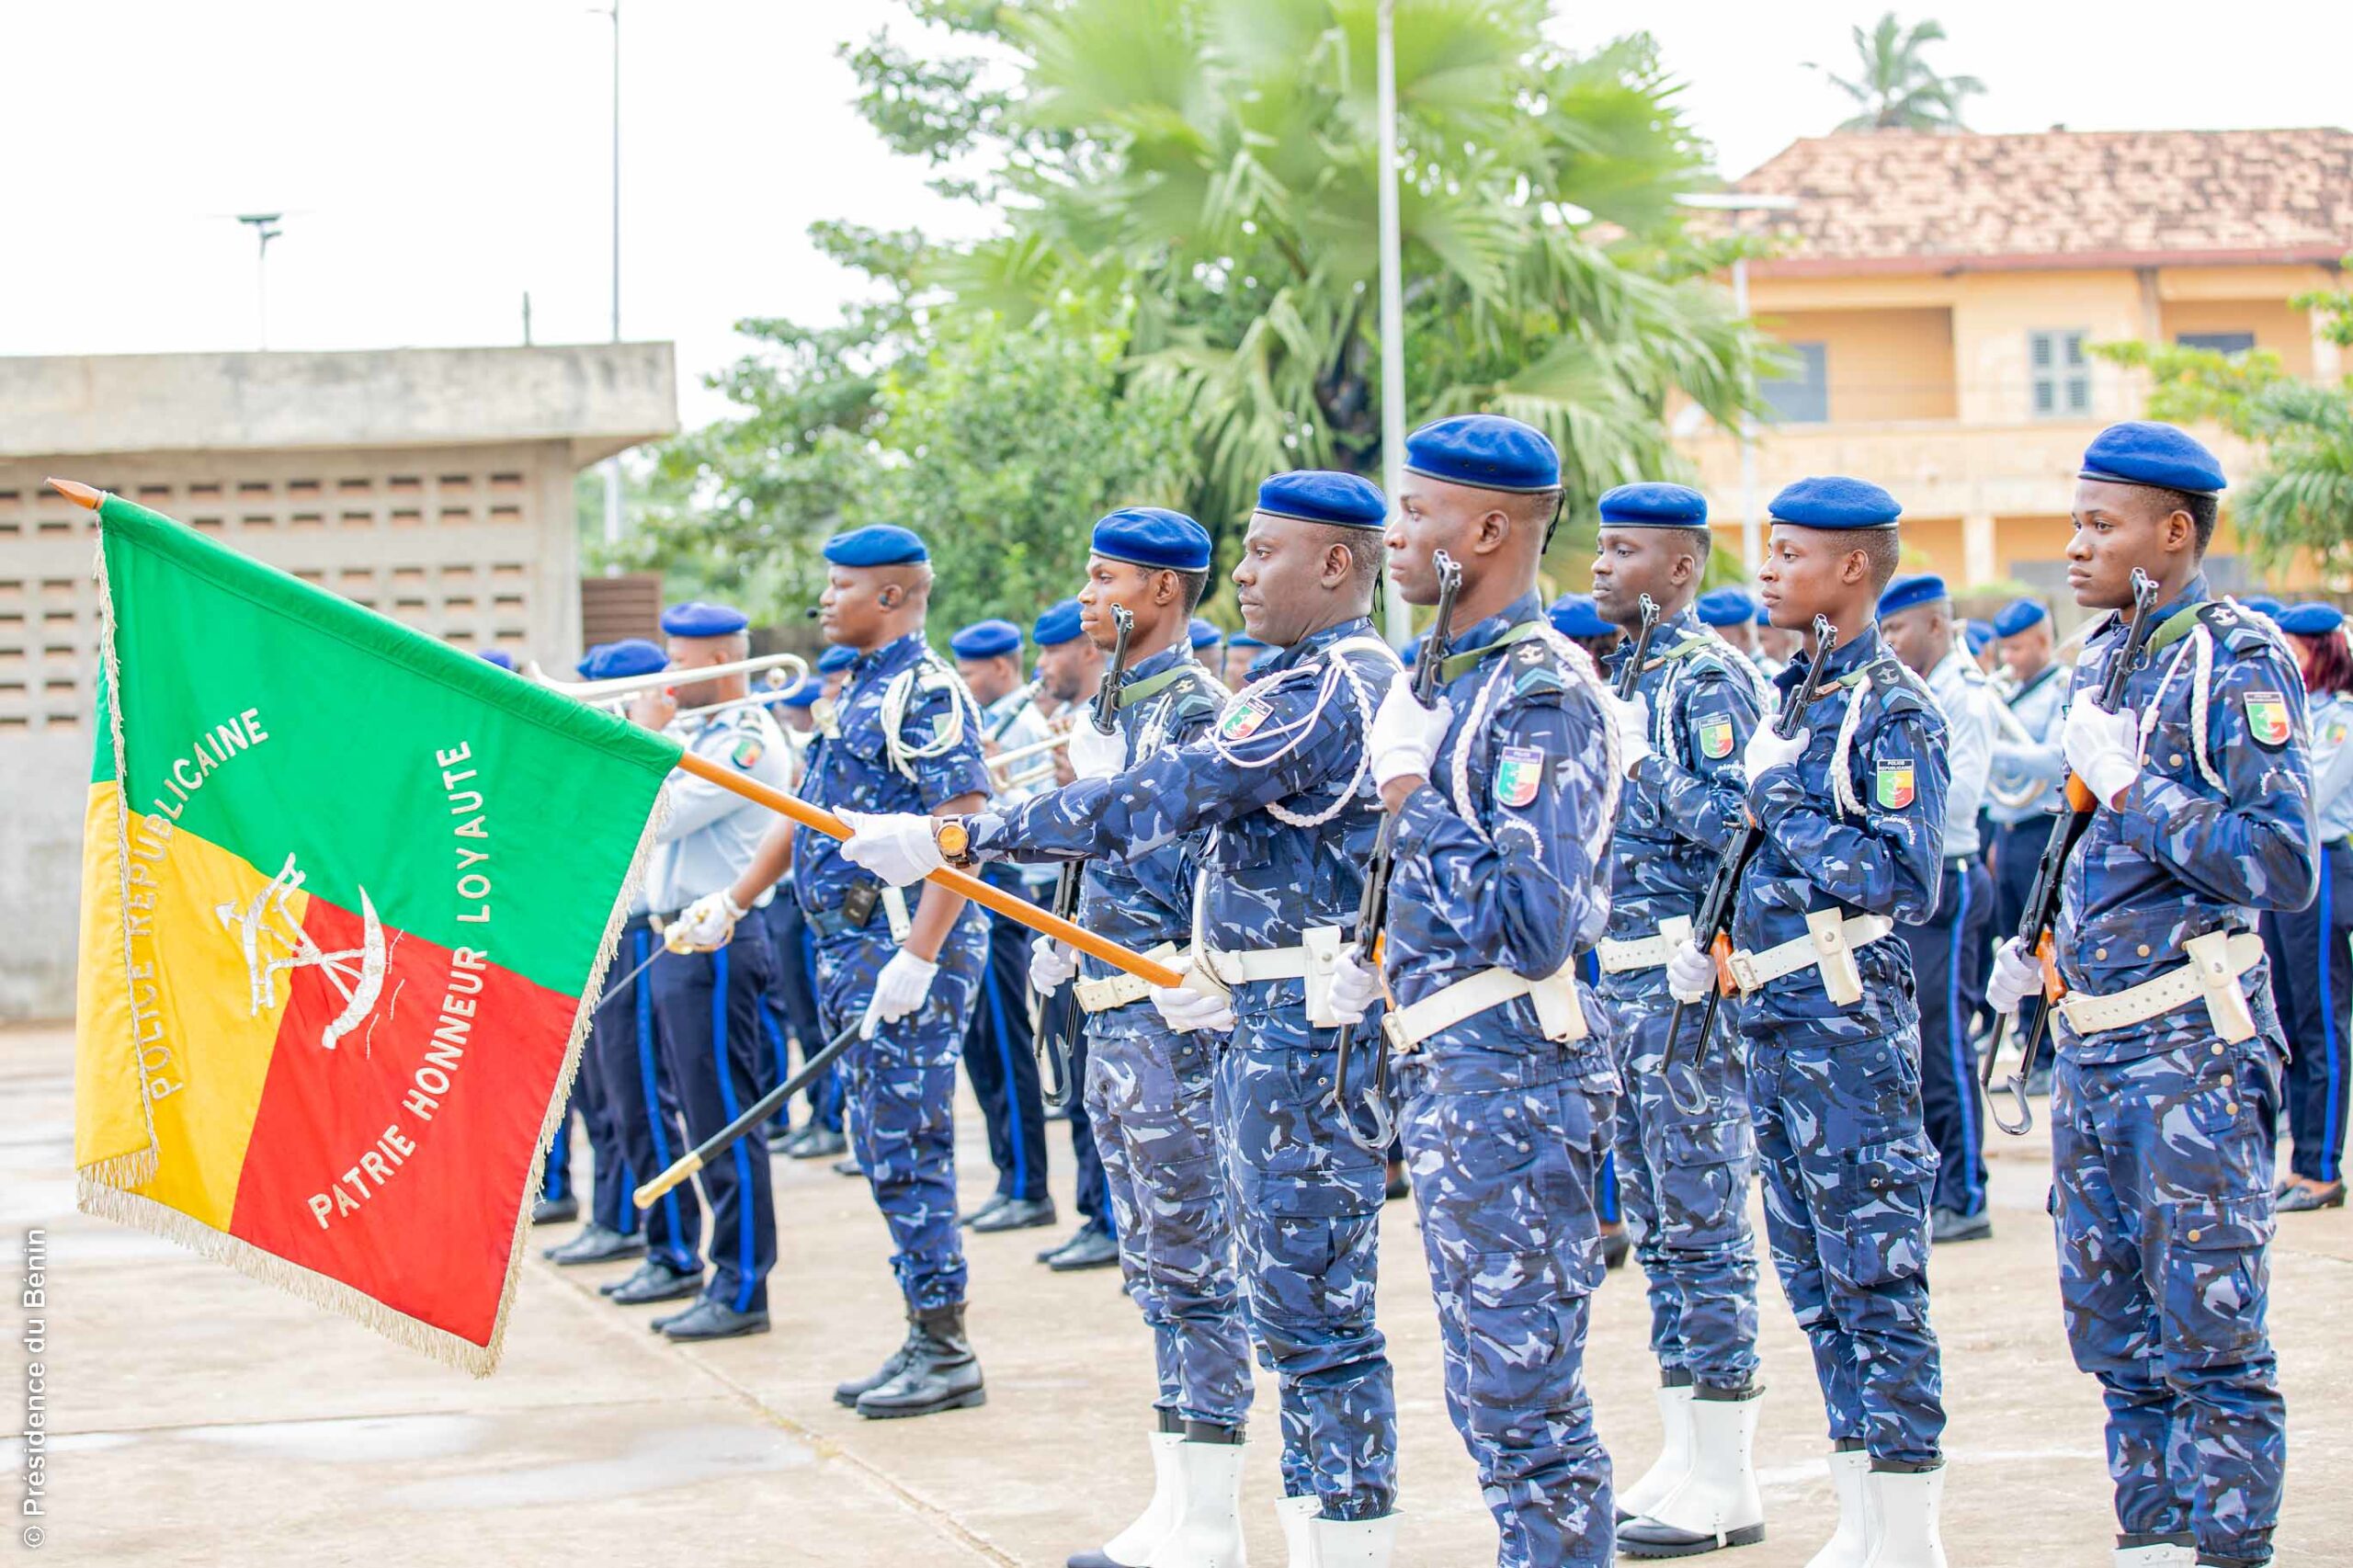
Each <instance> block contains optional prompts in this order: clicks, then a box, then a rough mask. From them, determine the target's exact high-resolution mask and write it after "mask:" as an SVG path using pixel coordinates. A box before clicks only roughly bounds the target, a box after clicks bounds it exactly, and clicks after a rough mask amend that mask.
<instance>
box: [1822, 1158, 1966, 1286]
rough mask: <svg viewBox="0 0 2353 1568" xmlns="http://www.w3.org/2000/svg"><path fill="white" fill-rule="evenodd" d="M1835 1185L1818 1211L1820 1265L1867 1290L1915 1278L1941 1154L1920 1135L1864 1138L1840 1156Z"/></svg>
mask: <svg viewBox="0 0 2353 1568" xmlns="http://www.w3.org/2000/svg"><path fill="white" fill-rule="evenodd" d="M1837 1168H1838V1176H1837V1187H1836V1190H1835V1191H1833V1192H1830V1193H1827V1194H1824V1201H1822V1202H1821V1203H1819V1204H1817V1206H1816V1211H1817V1213H1819V1214H1821V1215H1822V1216H1823V1218H1824V1221H1826V1222H1825V1223H1824V1224H1823V1225H1822V1226H1821V1229H1820V1236H1821V1246H1822V1263H1823V1267H1824V1269H1826V1270H1827V1271H1828V1272H1829V1273H1830V1274H1831V1275H1833V1276H1834V1277H1836V1278H1837V1279H1838V1280H1839V1281H1840V1282H1842V1283H1844V1284H1847V1285H1852V1286H1857V1287H1860V1288H1864V1289H1869V1288H1870V1287H1873V1286H1880V1285H1892V1284H1894V1283H1895V1282H1897V1281H1899V1280H1904V1279H1909V1278H1914V1277H1915V1276H1917V1275H1918V1274H1919V1273H1920V1272H1921V1271H1922V1269H1923V1268H1925V1267H1927V1261H1928V1184H1929V1183H1930V1181H1932V1180H1933V1179H1934V1178H1935V1176H1936V1174H1937V1156H1936V1154H1935V1153H1934V1152H1933V1151H1931V1150H1930V1149H1929V1147H1928V1141H1927V1138H1926V1137H1924V1136H1922V1135H1920V1134H1916V1133H1915V1134H1913V1135H1912V1136H1910V1137H1905V1138H1894V1139H1890V1140H1888V1141H1887V1142H1882V1143H1864V1144H1861V1145H1859V1146H1858V1147H1856V1148H1855V1149H1853V1150H1850V1151H1849V1152H1848V1153H1845V1154H1842V1155H1841V1156H1839V1159H1838V1167H1837Z"/></svg>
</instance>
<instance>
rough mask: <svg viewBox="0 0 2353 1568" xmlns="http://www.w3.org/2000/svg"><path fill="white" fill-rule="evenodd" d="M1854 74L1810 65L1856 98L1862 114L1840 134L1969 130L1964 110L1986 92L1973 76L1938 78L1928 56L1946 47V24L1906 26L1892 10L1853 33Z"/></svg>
mask: <svg viewBox="0 0 2353 1568" xmlns="http://www.w3.org/2000/svg"><path fill="white" fill-rule="evenodd" d="M1853 36H1854V40H1855V60H1856V64H1857V66H1858V67H1859V69H1858V71H1857V74H1855V75H1853V76H1841V75H1839V74H1837V73H1836V72H1835V71H1832V70H1830V69H1829V68H1828V67H1827V66H1823V65H1815V64H1813V62H1811V61H1809V62H1807V64H1808V65H1809V67H1811V68H1812V69H1813V70H1815V71H1819V72H1821V73H1822V74H1823V77H1824V80H1826V81H1828V82H1829V83H1830V85H1832V86H1834V87H1836V88H1837V89H1838V90H1839V91H1840V92H1842V93H1844V94H1846V95H1847V97H1850V98H1852V99H1854V100H1855V103H1856V104H1857V106H1858V107H1859V110H1860V112H1859V113H1857V114H1855V115H1853V116H1852V117H1850V118H1848V119H1844V120H1841V121H1840V122H1839V124H1838V129H1839V130H1841V131H1965V130H1967V129H1968V127H1967V126H1965V125H1963V124H1962V123H1961V105H1962V103H1963V102H1965V101H1966V100H1968V99H1969V98H1971V97H1975V96H1977V95H1978V94H1981V93H1983V92H1984V90H1985V84H1984V83H1983V82H1981V81H1979V80H1978V79H1977V78H1976V77H1974V76H1945V75H1939V74H1938V73H1937V71H1936V70H1935V68H1934V67H1932V66H1930V65H1929V63H1928V62H1927V58H1926V56H1927V48H1928V45H1930V44H1932V43H1942V42H1943V41H1944V39H1945V29H1944V24H1943V23H1941V22H1938V21H1933V20H1931V21H1926V22H1915V23H1913V24H1912V26H1911V27H1909V28H1906V27H1905V26H1904V24H1903V23H1902V22H1899V21H1897V20H1896V19H1895V13H1894V12H1893V11H1890V12H1888V13H1887V14H1886V15H1885V16H1883V17H1881V18H1880V19H1879V25H1878V26H1876V27H1874V28H1871V29H1870V31H1869V32H1866V31H1864V30H1863V29H1862V28H1859V27H1858V28H1855V29H1854V33H1853Z"/></svg>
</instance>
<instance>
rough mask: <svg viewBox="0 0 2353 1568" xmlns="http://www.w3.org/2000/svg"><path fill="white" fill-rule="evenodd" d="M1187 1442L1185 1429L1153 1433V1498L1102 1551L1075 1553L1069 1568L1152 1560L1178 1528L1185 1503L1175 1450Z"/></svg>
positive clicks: (1124, 1567)
mask: <svg viewBox="0 0 2353 1568" xmlns="http://www.w3.org/2000/svg"><path fill="white" fill-rule="evenodd" d="M1184 1442H1185V1434H1184V1433H1182V1432H1154V1434H1153V1435H1152V1501H1151V1502H1149V1503H1146V1504H1145V1505H1144V1506H1143V1512H1142V1513H1141V1514H1139V1515H1137V1516H1136V1520H1135V1523H1133V1524H1131V1525H1130V1526H1129V1527H1128V1528H1126V1529H1123V1530H1121V1531H1120V1533H1119V1534H1118V1535H1115V1536H1113V1537H1112V1538H1111V1539H1110V1540H1107V1541H1105V1542H1104V1543H1103V1549H1102V1550H1101V1551H1081V1552H1075V1553H1074V1554H1073V1555H1072V1556H1071V1558H1070V1560H1069V1568H1143V1565H1144V1564H1145V1563H1147V1562H1151V1561H1152V1553H1153V1551H1154V1548H1156V1547H1157V1546H1159V1545H1160V1543H1161V1542H1162V1541H1164V1540H1167V1539H1168V1532H1169V1531H1171V1530H1173V1529H1175V1528H1176V1514H1177V1510H1178V1508H1179V1507H1181V1506H1183V1501H1184V1489H1183V1483H1182V1482H1181V1481H1180V1479H1179V1476H1178V1471H1177V1468H1176V1450H1177V1449H1179V1448H1181V1447H1183V1445H1184Z"/></svg>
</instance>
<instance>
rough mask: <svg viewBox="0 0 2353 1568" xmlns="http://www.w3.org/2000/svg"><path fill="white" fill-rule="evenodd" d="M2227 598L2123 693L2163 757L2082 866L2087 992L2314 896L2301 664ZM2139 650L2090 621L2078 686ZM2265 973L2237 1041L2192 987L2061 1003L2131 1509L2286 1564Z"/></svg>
mask: <svg viewBox="0 0 2353 1568" xmlns="http://www.w3.org/2000/svg"><path fill="white" fill-rule="evenodd" d="M2207 598H2208V589H2207V585H2206V580H2205V578H2204V577H2203V576H2202V575H2200V576H2199V577H2196V578H2193V579H2192V580H2191V582H2190V584H2189V585H2188V591H2187V593H2186V594H2185V596H2184V597H2182V598H2181V599H2180V600H2177V601H2176V603H2175V604H2173V605H2171V606H2167V607H2165V608H2162V609H2160V610H2159V611H2158V612H2157V613H2158V618H2159V620H2160V626H2159V630H2158V631H2157V632H2156V633H2155V635H2154V636H2153V637H2152V639H2151V644H2150V645H2151V649H2152V654H2151V657H2150V659H2149V661H2148V663H2147V664H2146V665H2143V667H2142V668H2141V669H2139V670H2138V671H2136V672H2135V673H2134V674H2133V675H2132V676H2131V679H2130V680H2129V681H2128V683H2127V684H2126V687H2125V695H2124V699H2123V702H2122V704H2121V706H2122V707H2123V708H2126V709H2130V710H2132V711H2134V712H2136V713H2138V714H2139V715H2140V716H2141V720H2142V725H2143V728H2142V734H2143V737H2144V739H2143V744H2142V748H2141V749H2142V758H2143V760H2142V772H2141V775H2140V777H2139V778H2137V779H2136V780H2135V781H2134V782H2133V783H2132V785H2131V788H2130V789H2129V790H2127V791H2126V794H2125V797H2124V801H2123V803H2122V805H2121V807H2120V808H2119V809H2117V810H2113V811H2111V810H2109V809H2106V808H2105V807H2103V808H2102V809H2101V810H2100V811H2099V812H2097V814H2096V815H2095V816H2094V817H2093V819H2092V823H2091V825H2090V827H2089V828H2088V829H2086V832H2085V835H2084V838H2083V842H2082V843H2081V845H2080V846H2078V847H2077V849H2076V851H2075V854H2074V855H2073V856H2072V857H2071V858H2069V860H2068V864H2067V871H2066V878H2065V882H2064V902H2063V908H2062V912H2061V915H2060V920H2059V929H2058V931H2057V933H2056V942H2057V951H2058V961H2059V969H2060V973H2061V976H2062V977H2063V979H2064V980H2065V982H2066V983H2067V986H2068V988H2069V989H2070V990H2071V991H2075V992H2081V993H2083V994H2086V995H2090V996H2108V995H2112V994H2115V993H2117V992H2120V991H2122V990H2124V989H2126V988H2128V987H2130V986H2132V985H2137V984H2140V983H2143V982H2145V981H2148V980H2152V979H2154V978H2155V977H2156V976H2157V975H2159V974H2160V973H2163V972H2165V971H2168V970H2172V969H2176V968H2178V967H2179V966H2180V964H2181V963H2182V961H2183V944H2184V943H2185V942H2187V941H2188V939H2190V938H2191V937H2197V936H2200V935H2202V934H2204V933H2207V932H2211V931H2233V932H2247V931H2253V930H2254V929H2255V928H2256V912H2257V911H2258V910H2262V909H2299V908H2302V906H2303V905H2304V904H2305V903H2309V902H2310V901H2311V899H2312V897H2313V888H2314V871H2313V816H2312V796H2311V789H2312V774H2311V768H2310V764H2309V759H2308V756H2307V751H2306V735H2305V730H2304V718H2303V682H2302V677H2301V676H2299V675H2298V673H2297V668H2296V662H2295V659H2294V658H2293V656H2292V655H2290V653H2288V652H2287V651H2286V649H2284V648H2283V647H2281V646H2280V644H2279V641H2278V640H2277V639H2276V638H2274V637H2273V636H2272V635H2271V634H2270V633H2269V632H2268V631H2264V630H2263V629H2261V628H2260V627H2258V626H2257V625H2256V624H2255V622H2254V621H2253V620H2252V619H2249V618H2247V617H2246V616H2245V615H2244V614H2242V613H2240V612H2237V611H2234V609H2232V608H2230V607H2229V606H2228V605H2223V604H2210V603H2205V602H2204V601H2206V600H2207ZM2122 641H2123V632H2122V630H2121V624H2120V622H2119V621H2117V620H2114V619H2111V620H2110V621H2109V623H2108V624H2107V625H2106V626H2104V627H2102V628H2101V629H2100V630H2099V631H2097V632H2095V633H2094V634H2093V635H2092V637H2091V638H2090V640H2089V641H2088V642H2087V643H2086V649H2085V654H2084V658H2083V661H2082V663H2081V664H2080V665H2078V666H2077V668H2076V672H2075V691H2076V694H2077V697H2076V699H2077V700H2085V701H2087V700H2089V698H2088V696H2086V695H2085V694H2086V693H2088V692H2091V691H2096V690H2097V689H2098V687H2099V686H2100V684H2101V683H2102V681H2103V680H2105V678H2106V672H2107V669H2108V665H2109V661H2110V660H2112V659H2113V658H2114V657H2115V655H2116V653H2117V650H2118V649H2119V648H2120V646H2121V644H2122ZM2209 667H2211V678H2208V675H2207V671H2208V669H2209ZM2201 686H2202V687H2203V688H2204V689H2202V690H2201V689H2200V687H2201ZM2200 721H2202V726H2203V727H2202V733H2200ZM2268 979H2269V974H2268V965H2266V964H2264V963H2262V962H2261V961H2258V962H2257V963H2256V967H2255V968H2254V969H2252V970H2250V971H2247V972H2246V973H2245V975H2243V976H2242V977H2241V980H2240V983H2241V985H2242V987H2243V988H2244V989H2245V993H2246V995H2247V999H2248V1002H2249V1005H2250V1010H2251V1011H2252V1013H2253V1015H2254V1020H2255V1024H2256V1034H2255V1036H2254V1037H2253V1038H2252V1039H2249V1040H2242V1041H2240V1042H2238V1043H2235V1044H2233V1043H2229V1042H2226V1041H2224V1040H2222V1038H2221V1036H2220V1034H2219V1033H2218V1032H2217V1031H2216V1028H2215V1027H2214V1024H2213V1022H2212V1020H2211V1017H2209V1015H2208V1012H2207V1010H2206V1007H2205V1006H2203V1004H2202V1003H2201V1002H2200V1001H2198V1000H2195V999H2193V1000H2192V1001H2190V1002H2189V1003H2188V1004H2186V1005H2184V1006H2178V1007H2176V1008H2174V1009H2173V1010H2172V1011H2170V1012H2167V1013H2164V1014H2162V1015H2160V1016H2158V1017H2154V1018H2150V1019H2147V1020H2144V1021H2143V1022H2141V1023H2137V1024H2130V1025H2126V1026H2123V1027H2120V1028H2111V1029H2102V1030H2099V1031H2097V1032H2096V1033H2091V1034H2081V1033H2078V1032H2077V1031H2075V1029H2073V1028H2069V1027H2067V1025H2066V1023H2065V1021H2064V1019H2063V1018H2059V1019H2054V1020H2053V1021H2054V1026H2055V1028H2056V1032H2057V1035H2058V1040H2059V1067H2058V1072H2057V1074H2056V1077H2055V1079H2054V1083H2053V1087H2052V1101H2051V1119H2052V1146H2051V1159H2052V1214H2053V1215H2054V1216H2055V1217H2056V1218H2057V1221H2058V1242H2059V1278H2060V1296H2061V1300H2062V1301H2063V1303H2064V1306H2065V1314H2066V1324H2067V1340H2068V1344H2069V1346H2071V1347H2072V1349H2073V1350H2074V1353H2075V1364H2076V1365H2077V1366H2078V1367H2081V1368H2082V1369H2084V1370H2085V1371H2087V1372H2089V1373H2091V1374H2092V1375H2093V1376H2095V1377H2097V1379H2098V1380H2099V1381H2100V1384H2101V1387H2102V1390H2103V1392H2105V1394H2106V1397H2107V1401H2108V1412H2109V1415H2108V1456H2109V1474H2110V1475H2111V1476H2113V1477H2114V1479H2115V1483H2116V1516H2117V1521H2118V1524H2119V1526H2120V1528H2122V1529H2123V1530H2124V1531H2125V1532H2126V1533H2127V1534H2130V1535H2133V1536H2151V1537H2164V1536H2172V1537H2175V1538H2177V1539H2187V1538H2188V1537H2189V1536H2191V1535H2193V1534H2194V1535H2195V1537H2196V1540H2197V1544H2198V1548H2199V1551H2200V1559H2201V1561H2237V1562H2264V1561H2268V1559H2269V1557H2270V1555H2271V1530H2272V1527H2273V1525H2274V1524H2275V1523H2276V1522H2277V1520H2278V1518H2279V1490H2280V1477H2281V1472H2282V1470H2283V1469H2284V1467H2285V1465H2286V1462H2287V1415H2286V1407H2285V1404H2284V1403H2283V1402H2282V1400H2281V1398H2280V1395H2279V1381H2278V1377H2277V1370H2276V1363H2275V1361H2274V1358H2273V1356H2272V1351H2271V1343H2270V1338H2269V1335H2268V1332H2267V1331H2266V1328H2265V1324H2264V1315H2265V1305H2266V1298H2267V1296H2268V1281H2269V1273H2270V1259H2269V1254H2270V1243H2271V1231H2272V1222H2273V1221H2272V1193H2271V1176H2272V1156H2271V1130H2272V1127H2273V1124H2274V1121H2275V1119H2276V1117H2277V1114H2278V1110H2279V1051H2280V1032H2279V1016H2278V1013H2277V1012H2276V1010H2275V1008H2274V1007H2273V1005H2272V1000H2271V994H2270V986H2269V984H2268Z"/></svg>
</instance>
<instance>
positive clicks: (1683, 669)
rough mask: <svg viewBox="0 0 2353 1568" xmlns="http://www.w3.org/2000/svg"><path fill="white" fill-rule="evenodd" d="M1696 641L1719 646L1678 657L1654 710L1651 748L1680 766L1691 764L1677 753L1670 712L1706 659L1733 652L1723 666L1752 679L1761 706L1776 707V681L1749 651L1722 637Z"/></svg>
mask: <svg viewBox="0 0 2353 1568" xmlns="http://www.w3.org/2000/svg"><path fill="white" fill-rule="evenodd" d="M1692 642H1714V643H1716V644H1717V646H1716V647H1714V648H1703V649H1701V650H1700V651H1699V653H1698V654H1697V655H1696V656H1694V657H1692V658H1690V659H1688V660H1683V659H1677V660H1676V661H1675V662H1674V663H1673V664H1671V665H1668V666H1667V671H1666V679H1665V682H1664V683H1663V684H1662V685H1661V686H1660V687H1659V692H1658V705H1657V706H1656V707H1655V708H1654V709H1652V710H1651V750H1653V751H1654V752H1656V753H1658V754H1659V756H1673V757H1676V766H1677V767H1689V766H1690V764H1689V763H1688V761H1686V760H1684V759H1683V758H1681V757H1680V756H1677V752H1676V749H1675V746H1674V741H1675V738H1676V737H1675V733H1674V731H1673V729H1672V728H1671V727H1670V725H1669V722H1668V719H1669V715H1671V714H1672V713H1673V712H1674V711H1675V709H1676V707H1677V704H1678V703H1680V702H1681V700H1682V694H1683V683H1684V682H1685V681H1687V680H1688V679H1690V678H1691V676H1693V675H1695V674H1697V673H1698V672H1699V670H1701V669H1703V668H1705V667H1706V665H1705V661H1706V660H1708V659H1711V658H1714V657H1716V656H1717V655H1718V654H1719V653H1722V654H1725V655H1729V657H1727V658H1726V659H1725V662H1724V664H1723V665H1722V667H1723V669H1724V670H1725V671H1726V672H1728V673H1729V674H1732V675H1734V676H1739V677H1740V678H1741V679H1743V680H1745V681H1746V682H1747V683H1748V693H1749V695H1750V696H1751V697H1753V698H1755V699H1756V706H1757V707H1758V709H1759V710H1764V711H1768V712H1769V711H1771V709H1772V695H1773V683H1772V682H1771V681H1769V680H1767V679H1766V678H1765V672H1764V671H1762V670H1760V669H1758V668H1757V667H1756V664H1755V663H1754V662H1753V661H1752V660H1751V659H1750V658H1749V656H1748V655H1747V654H1745V653H1742V652H1741V651H1740V650H1739V649H1737V648H1735V647H1733V645H1732V644H1731V643H1729V642H1725V641H1724V640H1723V639H1722V638H1721V637H1708V638H1699V637H1695V638H1693V639H1692ZM1680 652H1681V650H1680V649H1677V653H1680Z"/></svg>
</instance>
